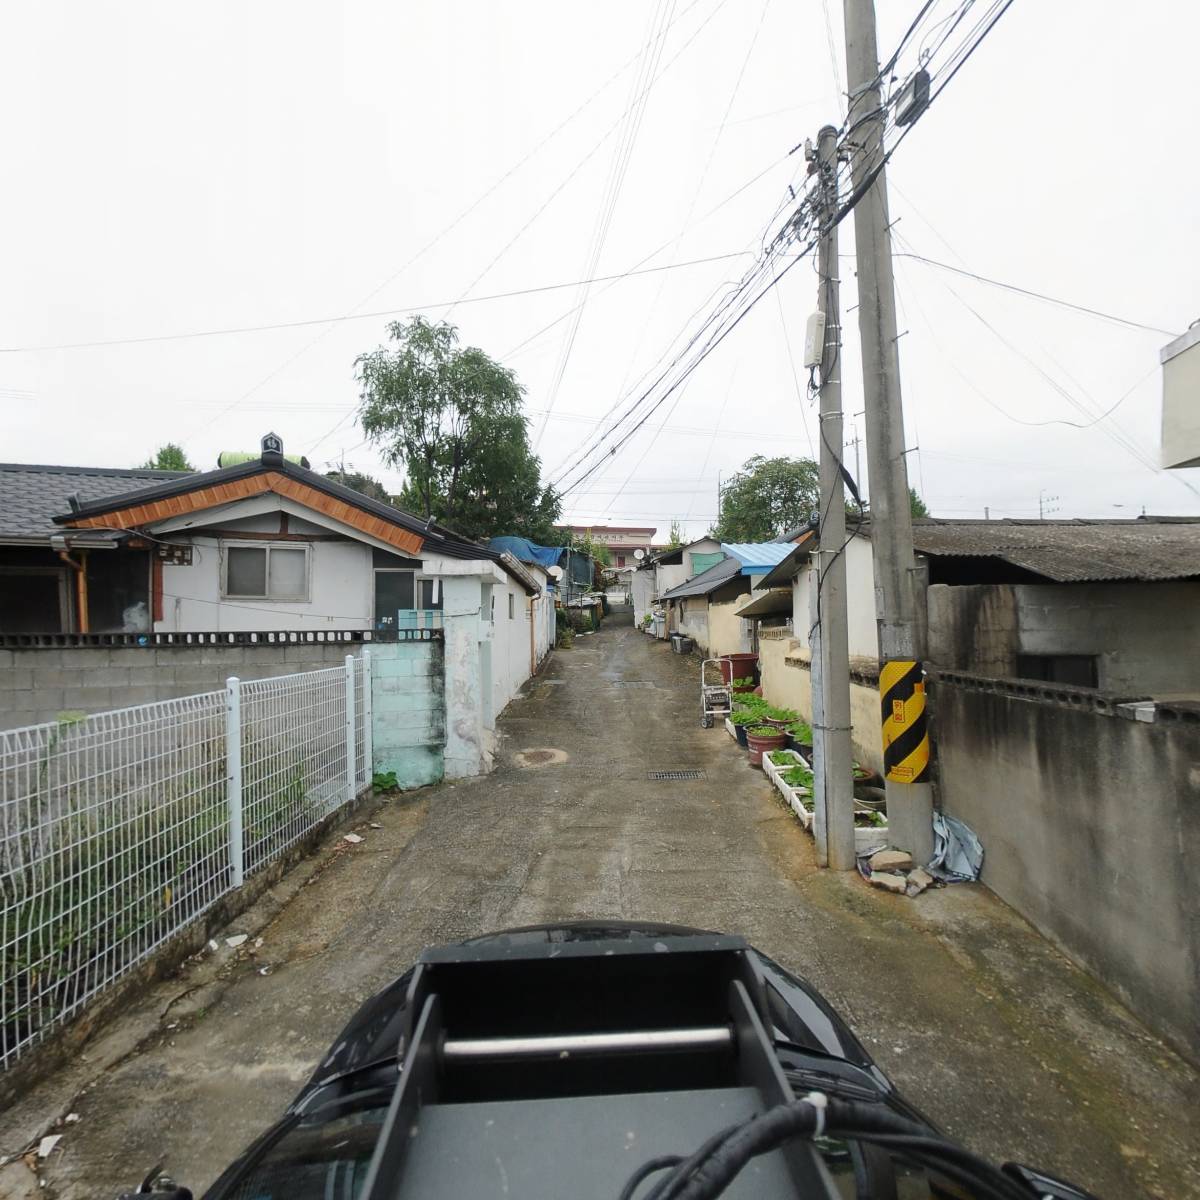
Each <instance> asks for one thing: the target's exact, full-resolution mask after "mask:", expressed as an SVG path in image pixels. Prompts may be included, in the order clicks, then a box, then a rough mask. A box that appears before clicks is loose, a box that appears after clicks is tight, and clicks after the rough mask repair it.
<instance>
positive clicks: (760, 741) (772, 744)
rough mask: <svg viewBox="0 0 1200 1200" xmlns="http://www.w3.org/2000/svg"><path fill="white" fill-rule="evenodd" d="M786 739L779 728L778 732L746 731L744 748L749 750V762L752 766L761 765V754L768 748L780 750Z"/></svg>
mask: <svg viewBox="0 0 1200 1200" xmlns="http://www.w3.org/2000/svg"><path fill="white" fill-rule="evenodd" d="M786 741H787V735H786V734H785V733H784V732H783V730H782V729H781V730H780V731H779V732H778V733H772V734H755V733H750V732H749V730H747V731H746V749H747V750H749V751H750V762H751V764H752V765H753V766H756V767H761V766H762V756H763V754H764V753H765V752H766V751H768V750H782V749H783V747H784V743H785V742H786Z"/></svg>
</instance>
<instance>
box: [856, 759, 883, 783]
mask: <svg viewBox="0 0 1200 1200" xmlns="http://www.w3.org/2000/svg"><path fill="white" fill-rule="evenodd" d="M853 766H854V783H855V785H856V786H862V787H883V780H882V779H880V778H879V772H878V771H872V770H871V768H870V767H864V766H863V765H862V763H857V762H856V763H854V764H853Z"/></svg>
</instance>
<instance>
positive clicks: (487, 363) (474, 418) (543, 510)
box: [355, 317, 562, 542]
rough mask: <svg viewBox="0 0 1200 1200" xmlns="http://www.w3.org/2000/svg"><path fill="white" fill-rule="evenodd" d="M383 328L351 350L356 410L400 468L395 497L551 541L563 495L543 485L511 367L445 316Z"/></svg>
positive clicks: (456, 519)
mask: <svg viewBox="0 0 1200 1200" xmlns="http://www.w3.org/2000/svg"><path fill="white" fill-rule="evenodd" d="M388 336H389V339H390V344H389V345H387V346H380V347H379V348H378V349H376V350H373V351H371V352H370V353H369V354H363V355H361V356H360V357H359V358H358V359H357V360H356V363H355V367H356V373H357V378H358V382H359V386H360V389H361V401H360V404H359V413H358V415H359V421H360V422H361V424H362V427H363V430H364V432H365V433H366V435H367V437H368V438H369V439H370V441H371V442H372V443H373V444H374V445H375V446H376V447H377V448H378V449H379V451H380V453H381V454H382V456H383V458H384V459H385V461H386V462H388V463H389V464H390V465H392V466H394V467H397V468H399V469H401V470H403V472H404V475H405V481H404V487H403V488H402V490H401V492H400V496H399V498H398V503H399V505H400V507H401V508H405V509H407V510H408V511H410V512H414V513H417V514H418V515H420V516H423V517H430V518H433V519H434V520H436V521H438V522H440V523H442V524H444V525H447V526H448V527H450V528H451V529H453V530H455V531H456V532H458V533H461V534H463V535H465V536H466V537H470V538H480V539H482V538H487V537H493V536H496V535H498V534H516V535H518V536H521V537H527V538H529V539H531V540H532V541H541V542H545V541H548V540H549V539H550V537H551V536H552V532H553V525H554V522H555V520H557V518H558V515H559V513H560V511H561V508H562V505H561V502H560V500H559V497H558V495H557V493H556V492H555V491H554V489H553V488H551V487H545V486H543V485H542V482H541V464H540V462H539V460H538V458H537V456H536V455H535V454H534V453H533V450H532V449H531V448H530V445H529V430H528V424H527V422H526V419H525V416H524V414H523V413H522V411H521V396H522V388H521V385H520V384H519V383H518V382H517V378H516V376H515V375H514V374H513V372H512V371H510V370H509V369H508V368H507V367H504V366H501V365H500V364H499V363H497V362H495V361H494V360H493V359H491V358H490V357H488V355H487V354H485V353H484V352H483V351H482V350H480V349H477V348H476V347H474V346H466V347H464V346H461V345H460V344H459V338H458V330H457V329H456V328H455V327H454V326H453V325H449V324H447V323H446V322H444V321H440V322H437V323H436V324H435V323H434V322H431V321H428V320H426V318H424V317H414V318H413V319H412V320H411V321H407V322H403V321H394V322H392V323H391V324H390V325H389V326H388Z"/></svg>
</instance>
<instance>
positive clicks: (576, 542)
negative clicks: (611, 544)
mask: <svg viewBox="0 0 1200 1200" xmlns="http://www.w3.org/2000/svg"><path fill="white" fill-rule="evenodd" d="M567 545H568V546H569V547H570V548H571V549H572V550H578V551H579V553H580V554H586V555H587V556H588V558H590V559H591V560H592V562H594V563H596V564H597V565H598V566H601V567H611V566H612V552H611V551H610V550H609V548H608V547H607V546H606V545H605V544H604V543H603V542H598V541H596V540H595V539H594V538H593V537H592V535H591V533H590V532H584V533H582V534H578V533H574V532H569V533H568V534H567Z"/></svg>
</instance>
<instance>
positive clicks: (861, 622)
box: [792, 537, 879, 659]
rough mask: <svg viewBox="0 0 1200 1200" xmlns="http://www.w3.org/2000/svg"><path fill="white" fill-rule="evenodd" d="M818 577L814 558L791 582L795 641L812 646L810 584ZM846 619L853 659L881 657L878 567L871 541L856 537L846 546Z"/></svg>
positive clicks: (807, 647)
mask: <svg viewBox="0 0 1200 1200" xmlns="http://www.w3.org/2000/svg"><path fill="white" fill-rule="evenodd" d="M815 578H816V573H815V561H814V560H809V561H808V562H807V563H806V564H805V565H804V566H803V567H802V568H801V570H800V573H799V575H797V576H796V579H795V581H794V582H793V584H792V628H793V629H794V631H795V635H796V640H797V641H799V642H800V644H801V645H802V646H804V647H805V648H806V649H810V648H811V647H810V645H809V640H808V631H809V628H810V626H811V625H812V612H811V609H810V608H809V602H810V597H809V589H810V583H811V581H812V580H814V579H815ZM846 620H847V632H848V641H849V644H850V657H851V658H871V659H874V658H878V656H879V631H878V624H877V622H876V618H875V566H874V563H873V561H872V558H871V543H870V542H869V541H867V539H866V538H863V537H856V538H853V539H852V540H851V542H850V544H849V545H848V546H847V547H846Z"/></svg>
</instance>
